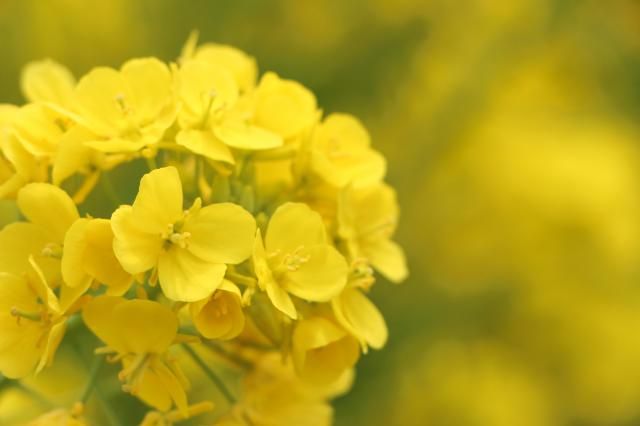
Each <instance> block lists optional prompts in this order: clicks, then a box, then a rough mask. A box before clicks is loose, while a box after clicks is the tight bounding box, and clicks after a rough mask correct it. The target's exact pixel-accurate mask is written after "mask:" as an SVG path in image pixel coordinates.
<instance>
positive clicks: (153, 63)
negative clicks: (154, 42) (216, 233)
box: [121, 58, 173, 123]
mask: <svg viewBox="0 0 640 426" xmlns="http://www.w3.org/2000/svg"><path fill="white" fill-rule="evenodd" d="M121 73H122V78H123V80H124V82H125V84H126V86H127V89H128V93H129V94H130V96H131V104H132V108H133V110H134V112H133V113H134V114H135V118H136V120H137V121H138V122H139V123H146V122H148V121H150V120H152V119H154V118H156V116H158V115H159V114H160V113H161V112H162V110H163V109H164V108H165V106H166V105H167V103H169V102H170V101H171V99H172V89H173V84H172V77H171V72H170V71H169V67H168V66H167V65H166V64H165V63H163V62H162V61H160V60H158V59H155V58H139V59H132V60H130V61H128V62H126V63H125V64H124V65H123V66H122V70H121ZM125 102H126V100H125Z"/></svg>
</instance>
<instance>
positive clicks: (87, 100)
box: [69, 58, 177, 152]
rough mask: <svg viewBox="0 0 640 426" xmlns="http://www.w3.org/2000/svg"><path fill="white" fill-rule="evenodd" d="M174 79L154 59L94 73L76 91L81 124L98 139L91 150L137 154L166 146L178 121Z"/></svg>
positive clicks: (75, 105)
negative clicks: (166, 136) (160, 143)
mask: <svg viewBox="0 0 640 426" xmlns="http://www.w3.org/2000/svg"><path fill="white" fill-rule="evenodd" d="M176 111H177V107H176V102H175V96H174V84H173V77H172V75H171V72H170V71H169V68H168V67H167V65H165V64H164V63H162V62H160V61H159V60H157V59H154V58H142V59H133V60H130V61H128V62H126V63H125V64H124V65H123V66H122V68H121V69H120V71H117V70H114V69H112V68H105V67H102V68H94V69H93V70H92V71H91V72H89V73H88V74H87V75H85V76H84V77H82V78H81V79H80V81H79V82H78V84H77V86H76V88H75V91H74V102H73V109H72V112H71V113H70V114H69V115H70V116H71V117H72V118H73V119H74V120H75V121H77V122H78V123H80V124H82V125H83V126H84V127H86V128H88V129H89V130H91V131H92V132H93V133H95V134H96V139H95V140H94V141H90V142H87V145H89V146H91V147H93V148H95V149H97V150H100V151H104V152H132V151H137V150H139V149H141V148H143V147H145V146H148V145H152V144H155V143H156V142H158V141H160V139H161V138H162V136H163V134H164V132H165V130H167V128H168V127H169V126H171V125H172V124H173V122H174V120H175V116H176Z"/></svg>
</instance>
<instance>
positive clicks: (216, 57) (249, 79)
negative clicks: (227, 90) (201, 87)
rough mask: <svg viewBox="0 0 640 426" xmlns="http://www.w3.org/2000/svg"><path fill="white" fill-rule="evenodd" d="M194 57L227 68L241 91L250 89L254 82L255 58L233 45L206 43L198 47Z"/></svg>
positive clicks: (256, 70)
mask: <svg viewBox="0 0 640 426" xmlns="http://www.w3.org/2000/svg"><path fill="white" fill-rule="evenodd" d="M194 59H196V60H201V61H206V62H209V63H211V64H212V65H215V66H216V67H220V68H224V69H226V70H229V71H230V72H231V74H232V75H233V77H234V78H235V80H236V83H237V84H238V87H239V88H240V90H241V91H243V92H246V91H248V90H249V89H252V88H253V87H254V86H255V84H256V76H257V75H258V66H257V64H256V60H255V58H253V57H251V56H249V55H247V54H246V53H245V52H243V51H241V50H238V49H236V48H235V47H232V46H226V45H222V44H214V43H206V44H203V45H202V46H200V47H198V49H197V50H196V51H195V55H194Z"/></svg>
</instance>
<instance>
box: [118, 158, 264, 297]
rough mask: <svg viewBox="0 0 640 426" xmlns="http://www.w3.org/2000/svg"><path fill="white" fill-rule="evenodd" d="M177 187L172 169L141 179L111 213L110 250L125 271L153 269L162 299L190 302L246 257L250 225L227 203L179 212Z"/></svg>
mask: <svg viewBox="0 0 640 426" xmlns="http://www.w3.org/2000/svg"><path fill="white" fill-rule="evenodd" d="M182 205H183V200H182V185H181V182H180V177H179V175H178V171H177V169H176V168H175V167H165V168H161V169H157V170H154V171H152V172H150V173H148V174H147V175H145V176H144V177H143V178H142V180H141V182H140V190H139V192H138V195H137V197H136V199H135V201H134V203H133V205H131V206H121V207H120V208H119V209H118V210H116V211H115V212H114V213H113V216H112V217H111V225H112V227H113V232H114V235H115V240H114V245H113V247H114V250H115V254H116V257H117V258H118V260H119V261H120V263H121V264H122V267H123V268H124V270H125V271H127V272H129V273H131V274H140V273H142V272H146V271H149V270H151V269H153V268H157V271H158V278H159V280H160V285H161V287H162V290H163V292H164V294H165V295H166V296H167V297H168V298H169V299H172V300H176V301H185V302H195V301H198V300H202V299H204V298H206V297H208V296H209V295H211V294H212V293H213V292H214V291H215V290H216V289H217V288H218V287H219V286H220V284H222V279H223V277H224V274H225V271H226V269H227V267H226V264H237V263H240V262H242V261H244V260H245V259H247V258H248V257H249V256H250V254H251V246H252V242H253V236H254V235H255V226H256V225H255V220H254V219H253V217H252V216H251V214H249V213H248V212H247V211H246V210H244V209H243V208H242V207H240V206H238V205H235V204H232V203H221V204H212V205H209V206H206V207H201V203H200V200H199V199H198V200H196V201H195V202H194V204H193V206H192V207H191V208H190V209H189V210H188V211H184V210H183V209H182Z"/></svg>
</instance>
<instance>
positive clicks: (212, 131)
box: [176, 59, 282, 163]
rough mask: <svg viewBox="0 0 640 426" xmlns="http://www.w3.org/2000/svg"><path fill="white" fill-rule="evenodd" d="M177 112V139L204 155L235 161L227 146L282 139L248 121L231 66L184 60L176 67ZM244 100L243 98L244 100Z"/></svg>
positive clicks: (260, 145)
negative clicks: (178, 126)
mask: <svg viewBox="0 0 640 426" xmlns="http://www.w3.org/2000/svg"><path fill="white" fill-rule="evenodd" d="M179 77H180V100H181V105H182V108H181V110H180V115H179V116H178V122H179V124H180V127H181V128H182V129H183V130H181V131H180V132H179V133H178V135H177V136H176V142H177V143H178V144H180V145H183V146H185V147H186V148H188V149H189V150H191V151H193V152H195V153H198V154H201V155H204V156H205V157H207V158H210V159H212V160H217V161H223V162H227V163H234V158H233V154H232V153H231V151H230V149H229V147H233V148H238V149H248V150H262V149H270V148H275V147H278V146H280V145H282V139H281V138H280V137H279V136H278V135H276V134H273V133H271V132H269V131H267V130H264V129H261V128H259V127H257V126H253V125H251V124H250V123H249V122H248V120H247V119H246V118H245V115H246V114H248V112H246V111H245V109H246V107H245V108H243V105H242V103H238V97H239V89H238V86H237V82H236V80H235V79H234V76H233V74H232V72H231V70H229V69H226V68H224V67H223V66H221V65H220V64H216V63H214V62H209V61H204V60H195V59H191V60H187V61H186V62H184V63H183V65H182V66H181V68H180V71H179ZM245 103H246V102H245Z"/></svg>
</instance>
